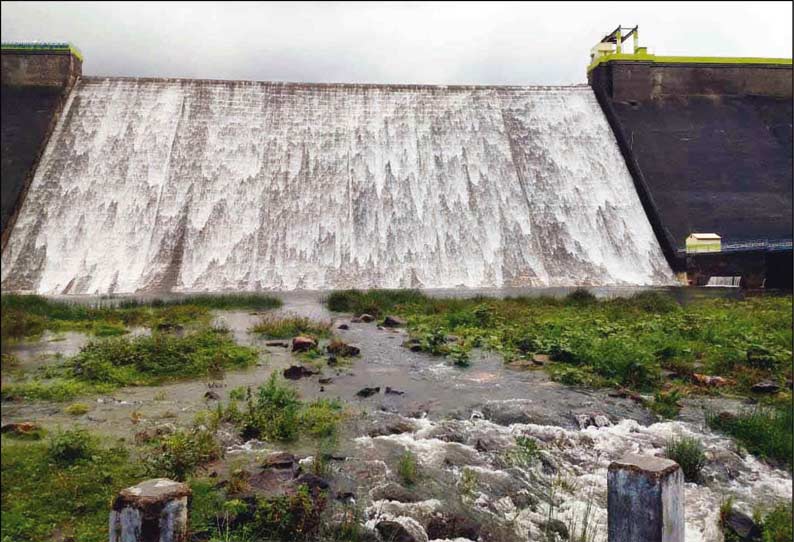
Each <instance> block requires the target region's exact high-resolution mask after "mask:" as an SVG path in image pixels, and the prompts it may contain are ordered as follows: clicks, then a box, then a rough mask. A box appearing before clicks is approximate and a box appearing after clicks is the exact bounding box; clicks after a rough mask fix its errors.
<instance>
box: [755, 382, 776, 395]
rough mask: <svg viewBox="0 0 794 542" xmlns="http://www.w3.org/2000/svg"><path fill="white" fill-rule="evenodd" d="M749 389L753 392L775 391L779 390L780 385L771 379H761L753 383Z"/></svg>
mask: <svg viewBox="0 0 794 542" xmlns="http://www.w3.org/2000/svg"><path fill="white" fill-rule="evenodd" d="M750 390H751V391H752V392H753V393H777V392H779V391H780V386H779V385H778V384H777V383H776V382H772V381H771V380H763V381H761V382H758V383H757V384H755V385H753V387H752V388H750Z"/></svg>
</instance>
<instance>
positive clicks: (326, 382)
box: [318, 377, 334, 384]
mask: <svg viewBox="0 0 794 542" xmlns="http://www.w3.org/2000/svg"><path fill="white" fill-rule="evenodd" d="M333 381H334V379H333V378H331V377H324V378H321V379H319V380H318V382H319V383H320V384H330V383H331V382H333Z"/></svg>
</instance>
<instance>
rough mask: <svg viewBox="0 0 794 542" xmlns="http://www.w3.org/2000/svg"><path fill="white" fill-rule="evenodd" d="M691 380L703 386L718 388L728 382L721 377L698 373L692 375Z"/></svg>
mask: <svg viewBox="0 0 794 542" xmlns="http://www.w3.org/2000/svg"><path fill="white" fill-rule="evenodd" d="M692 378H693V379H694V381H695V382H697V383H698V384H701V385H703V386H714V387H718V386H725V385H727V384H728V380H726V379H725V378H722V377H721V376H710V375H704V374H700V373H692Z"/></svg>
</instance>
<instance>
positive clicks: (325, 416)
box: [300, 399, 342, 437]
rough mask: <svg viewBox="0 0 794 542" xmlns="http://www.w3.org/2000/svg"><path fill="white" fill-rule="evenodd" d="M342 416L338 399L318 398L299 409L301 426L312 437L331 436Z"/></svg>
mask: <svg viewBox="0 0 794 542" xmlns="http://www.w3.org/2000/svg"><path fill="white" fill-rule="evenodd" d="M341 418H342V403H340V402H339V401H338V400H329V399H318V400H316V401H313V402H311V403H309V404H308V405H305V406H304V407H303V408H302V409H301V413H300V424H301V428H302V429H303V430H305V431H306V433H308V434H309V435H311V436H313V437H331V436H333V435H334V434H335V433H336V430H337V426H338V425H339V421H340V420H341Z"/></svg>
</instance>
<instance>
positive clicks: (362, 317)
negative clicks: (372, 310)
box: [358, 313, 375, 323]
mask: <svg viewBox="0 0 794 542" xmlns="http://www.w3.org/2000/svg"><path fill="white" fill-rule="evenodd" d="M358 318H359V320H361V321H362V322H366V323H370V322H372V321H374V320H375V317H374V316H372V315H371V314H367V313H364V314H359V316H358Z"/></svg>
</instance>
